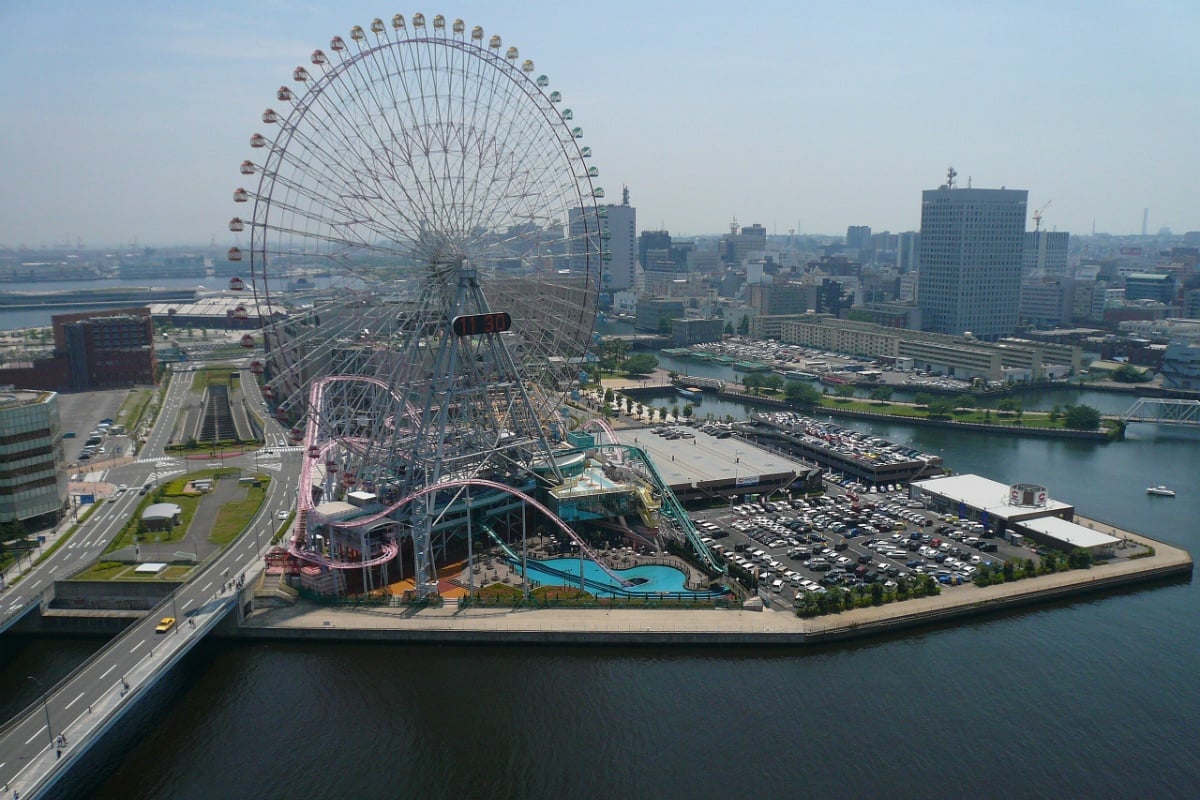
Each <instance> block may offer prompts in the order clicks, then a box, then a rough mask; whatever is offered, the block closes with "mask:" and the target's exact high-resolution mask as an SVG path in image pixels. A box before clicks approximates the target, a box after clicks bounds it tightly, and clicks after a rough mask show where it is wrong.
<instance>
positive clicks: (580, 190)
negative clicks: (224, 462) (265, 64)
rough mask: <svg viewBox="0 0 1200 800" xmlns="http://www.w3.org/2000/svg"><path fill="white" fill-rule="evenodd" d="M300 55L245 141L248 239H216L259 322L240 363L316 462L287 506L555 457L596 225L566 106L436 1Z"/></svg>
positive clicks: (588, 306) (593, 278) (387, 493)
mask: <svg viewBox="0 0 1200 800" xmlns="http://www.w3.org/2000/svg"><path fill="white" fill-rule="evenodd" d="M309 60H310V62H311V64H310V65H309V66H299V67H296V68H295V70H294V71H293V73H292V76H291V77H292V82H291V85H285V86H281V87H280V88H279V90H278V92H277V94H276V97H277V103H276V104H275V105H274V106H273V107H272V108H268V109H266V110H265V111H264V112H263V115H262V122H263V125H264V126H265V127H264V128H263V129H262V132H256V133H254V134H253V135H252V136H251V137H250V146H251V148H252V150H253V156H254V157H253V158H252V159H247V160H246V161H244V162H242V164H241V173H242V175H243V176H245V180H246V181H247V184H253V183H254V182H255V181H256V185H243V186H242V187H239V188H238V189H237V190H236V191H235V192H234V195H233V199H234V201H235V203H237V204H239V207H240V209H245V211H242V212H241V213H240V215H239V216H237V217H234V218H233V219H232V220H231V221H230V226H229V227H230V230H231V231H233V232H235V233H238V234H239V236H240V234H241V232H243V231H245V232H246V234H247V235H248V238H249V243H248V247H247V248H246V249H245V250H243V248H242V246H241V244H240V243H239V244H237V245H235V246H234V247H233V248H231V249H230V250H229V253H228V257H229V259H230V260H232V261H239V262H243V263H245V264H246V267H247V269H246V271H245V272H244V273H243V275H242V276H240V277H238V278H234V279H233V280H232V281H231V284H230V288H231V289H234V290H238V289H240V290H242V291H246V293H247V294H248V295H249V296H250V297H248V298H247V304H248V305H252V306H253V308H254V309H256V310H257V313H258V316H259V319H260V321H261V335H260V337H255V336H248V337H247V338H246V339H245V340H244V342H243V343H244V344H246V345H247V346H248V347H253V346H255V345H261V346H262V347H263V349H264V353H265V355H264V356H262V357H261V358H257V359H255V360H254V361H253V362H252V363H251V370H252V371H253V372H254V373H255V374H257V375H260V376H261V377H260V380H261V381H262V391H263V396H264V398H266V399H267V400H268V401H269V403H270V404H271V406H272V410H273V413H274V415H275V416H276V417H277V418H278V419H279V420H280V421H281V422H283V423H285V424H286V425H289V426H294V427H292V433H293V436H294V438H295V439H296V441H298V442H303V444H304V446H305V448H306V450H307V451H308V453H309V455H310V456H311V458H312V460H313V463H314V465H315V467H314V469H313V470H311V472H308V471H306V473H305V475H306V480H302V484H305V490H304V491H302V493H301V498H300V502H301V505H302V506H303V505H304V504H305V503H307V502H310V498H309V497H306V495H308V494H309V493H310V490H314V491H312V492H311V496H312V497H317V498H319V497H329V496H331V495H338V494H339V493H344V492H346V491H348V490H350V489H352V488H354V487H356V486H357V487H366V488H368V489H370V490H371V491H373V492H375V493H377V494H378V495H379V496H380V497H381V498H383V499H385V500H386V499H388V498H394V497H397V496H403V495H405V494H406V493H409V494H411V493H412V492H413V491H415V490H417V489H419V488H420V487H422V486H428V485H430V484H431V483H436V482H438V481H446V480H451V479H455V478H462V477H464V476H475V477H478V476H480V475H499V474H502V473H511V472H512V471H514V470H516V471H520V470H528V471H531V472H533V471H536V472H538V474H540V475H542V476H543V477H544V476H545V474H546V472H547V470H546V467H547V465H549V472H550V473H553V472H554V469H553V463H554V458H553V454H552V450H553V441H552V440H553V438H554V437H555V434H556V432H557V433H561V430H558V427H557V426H559V425H560V423H561V420H560V419H559V418H558V411H559V408H560V406H561V404H562V401H563V399H564V396H565V393H566V392H567V391H568V390H569V389H570V387H571V385H572V383H573V382H574V381H576V380H578V377H579V373H580V371H581V369H582V364H583V362H584V360H585V356H586V354H587V350H588V346H589V344H590V342H591V337H592V331H593V326H594V322H595V314H596V303H595V301H596V296H597V291H598V289H597V287H598V286H599V277H600V271H601V261H602V258H603V257H604V256H603V255H602V254H603V251H604V248H603V246H602V239H603V238H606V236H607V233H605V232H603V229H604V224H603V221H604V217H605V216H606V213H605V206H603V205H601V204H599V203H598V202H597V201H598V199H599V198H602V197H603V194H604V193H603V190H602V189H600V188H598V187H595V186H594V185H593V181H592V179H593V178H595V177H596V175H597V170H596V168H595V167H592V166H590V165H589V159H590V157H591V151H590V148H588V147H586V146H583V145H582V143H581V141H580V139H581V137H582V135H583V134H582V130H581V129H580V128H579V127H578V126H576V125H575V123H574V122H573V116H574V115H573V112H572V111H571V109H569V108H564V107H563V105H562V97H561V95H560V93H559V92H558V91H553V90H551V89H550V88H549V79H548V78H547V77H546V76H545V75H541V74H536V73H535V70H534V65H533V62H532V61H530V60H528V59H526V60H522V59H521V58H520V56H519V53H518V50H517V48H516V47H511V46H510V47H507V48H505V47H504V46H503V44H502V42H501V39H500V37H499V36H496V35H492V36H490V37H485V35H484V32H483V29H482V28H480V27H474V28H472V29H470V30H469V31H468V29H467V27H466V25H465V24H464V23H463V22H462V20H454V21H453V22H451V23H447V21H446V20H445V19H444V18H443V17H442V16H441V15H438V16H435V17H433V18H432V19H431V20H429V21H428V22H427V21H426V19H425V17H424V15H422V14H414V15H412V17H411V18H410V19H408V20H405V18H404V17H403V16H402V15H399V14H398V15H396V16H395V17H393V18H392V20H391V22H390V24H385V23H384V21H383V20H381V19H376V20H374V21H373V22H372V23H371V24H370V25H369V26H368V27H367V28H366V29H364V28H362V27H360V26H355V27H354V28H352V29H351V31H350V35H349V41H346V40H344V39H343V38H342V37H340V36H335V37H333V39H332V41H331V42H330V45H329V49H328V52H326V51H323V50H316V51H314V52H313V53H312V56H311V58H310V59H309ZM246 212H248V213H246ZM298 287H312V288H309V289H308V290H307V292H306V293H305V294H304V295H303V296H302V297H300V298H297V295H296V293H295V290H296V289H297V288H298ZM251 300H252V303H251ZM306 481H307V482H306ZM360 550H361V548H360Z"/></svg>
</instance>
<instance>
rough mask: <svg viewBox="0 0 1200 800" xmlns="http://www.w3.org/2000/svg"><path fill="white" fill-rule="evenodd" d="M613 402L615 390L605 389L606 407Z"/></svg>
mask: <svg viewBox="0 0 1200 800" xmlns="http://www.w3.org/2000/svg"><path fill="white" fill-rule="evenodd" d="M612 401H613V390H612V389H605V390H604V405H608V404H609V403H611V402H612Z"/></svg>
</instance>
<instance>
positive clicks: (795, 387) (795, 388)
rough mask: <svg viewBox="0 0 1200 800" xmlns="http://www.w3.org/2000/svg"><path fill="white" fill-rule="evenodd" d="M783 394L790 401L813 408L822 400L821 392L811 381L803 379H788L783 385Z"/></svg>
mask: <svg viewBox="0 0 1200 800" xmlns="http://www.w3.org/2000/svg"><path fill="white" fill-rule="evenodd" d="M783 396H784V397H785V398H787V400H788V402H789V403H795V404H796V405H798V406H801V407H803V408H812V407H813V406H815V405H816V404H817V403H819V402H821V393H820V392H818V391H817V389H816V387H814V386H813V385H812V384H811V383H804V382H803V381H788V382H787V383H785V384H784V385H783Z"/></svg>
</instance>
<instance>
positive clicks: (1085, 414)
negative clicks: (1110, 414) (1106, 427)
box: [1063, 405, 1100, 431]
mask: <svg viewBox="0 0 1200 800" xmlns="http://www.w3.org/2000/svg"><path fill="white" fill-rule="evenodd" d="M1063 424H1064V425H1066V426H1067V427H1068V428H1074V429H1076V430H1080V431H1094V430H1096V429H1097V428H1099V427H1100V412H1099V410H1097V409H1095V408H1092V407H1091V406H1085V405H1078V406H1068V407H1067V412H1066V414H1065V415H1064V417H1063Z"/></svg>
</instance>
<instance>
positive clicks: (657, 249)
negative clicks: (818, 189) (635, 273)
mask: <svg viewBox="0 0 1200 800" xmlns="http://www.w3.org/2000/svg"><path fill="white" fill-rule="evenodd" d="M651 251H654V257H653V258H651V257H650V255H649V253H650V252H651ZM664 253H665V254H666V255H665V256H664V255H663V254H664ZM670 253H671V234H670V233H669V232H667V231H642V235H641V236H639V237H638V261H639V262H640V263H641V265H642V269H645V270H651V269H653V270H656V271H658V272H671V271H674V269H673V267H672V265H671V264H670V263H669V262H670V258H671V256H670Z"/></svg>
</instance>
